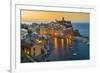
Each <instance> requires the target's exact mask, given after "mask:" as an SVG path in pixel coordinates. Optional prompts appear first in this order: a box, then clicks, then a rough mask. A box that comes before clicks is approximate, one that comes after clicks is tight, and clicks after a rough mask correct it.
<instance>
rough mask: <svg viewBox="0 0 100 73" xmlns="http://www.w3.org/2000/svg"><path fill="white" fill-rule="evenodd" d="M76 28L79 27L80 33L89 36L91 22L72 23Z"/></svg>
mask: <svg viewBox="0 0 100 73" xmlns="http://www.w3.org/2000/svg"><path fill="white" fill-rule="evenodd" d="M72 25H73V28H74V30H75V29H78V30H79V32H80V34H81V35H83V36H86V37H89V27H90V25H89V23H72Z"/></svg>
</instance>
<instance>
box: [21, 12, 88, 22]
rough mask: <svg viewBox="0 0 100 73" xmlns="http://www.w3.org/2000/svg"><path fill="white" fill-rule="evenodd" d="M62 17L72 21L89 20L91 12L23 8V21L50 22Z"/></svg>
mask: <svg viewBox="0 0 100 73" xmlns="http://www.w3.org/2000/svg"><path fill="white" fill-rule="evenodd" d="M62 17H64V18H65V20H71V21H72V22H89V13H81V12H54V11H34V10H21V23H24V22H50V21H54V20H55V19H57V20H61V19H62Z"/></svg>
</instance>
